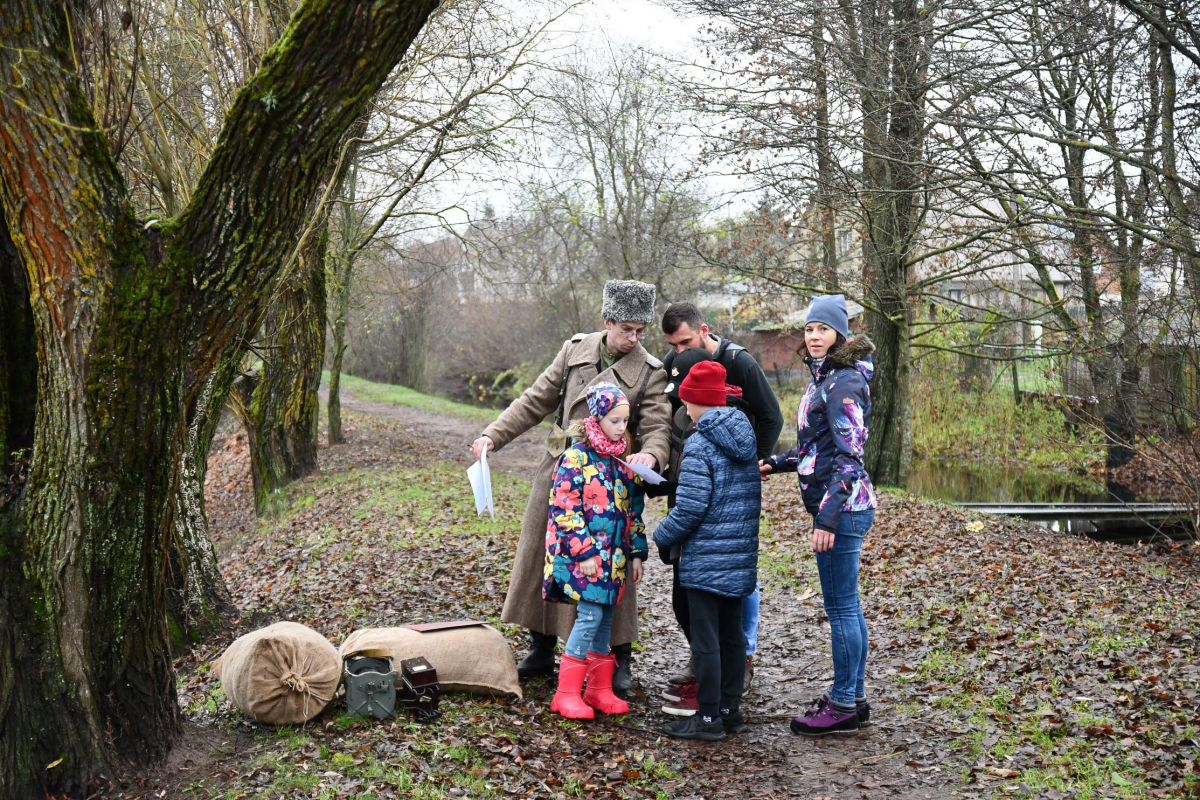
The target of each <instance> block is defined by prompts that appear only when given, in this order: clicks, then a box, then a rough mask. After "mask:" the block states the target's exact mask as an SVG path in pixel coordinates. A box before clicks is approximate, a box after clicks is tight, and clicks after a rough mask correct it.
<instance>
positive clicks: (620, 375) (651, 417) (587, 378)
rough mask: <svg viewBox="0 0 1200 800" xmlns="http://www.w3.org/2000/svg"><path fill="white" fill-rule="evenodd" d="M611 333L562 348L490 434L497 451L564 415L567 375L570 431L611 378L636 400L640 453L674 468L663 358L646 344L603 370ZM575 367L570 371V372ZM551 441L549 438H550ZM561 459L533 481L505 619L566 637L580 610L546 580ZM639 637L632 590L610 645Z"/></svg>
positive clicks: (544, 466) (547, 463)
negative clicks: (593, 389)
mask: <svg viewBox="0 0 1200 800" xmlns="http://www.w3.org/2000/svg"><path fill="white" fill-rule="evenodd" d="M603 339H604V331H600V332H598V333H589V334H577V335H576V336H574V337H572V338H571V339H569V340H568V341H566V342H564V343H563V346H562V349H560V350H559V351H558V355H557V356H556V357H555V359H554V363H552V364H551V365H550V366H549V367H547V368H546V370H545V372H543V373H542V374H541V375H540V376H538V379H537V380H536V381H534V384H533V385H532V386H530V387H529V388H528V389H526V390H525V392H524V393H523V394H522V395H521V396H520V397H518V398H517V399H516V400H514V401H513V403H512V405H510V406H509V407H508V408H507V409H505V410H504V412H503V413H502V414H500V416H499V417H498V418H497V419H496V421H495V422H493V423H492V424H491V425H488V426H487V428H485V429H484V431H483V433H484V435H485V436H488V437H491V440H492V442H493V443H494V444H495V446H496V449H497V450H499V449H501V448H503V447H504V446H505V445H506V444H508V443H509V442H511V441H512V440H513V439H515V438H517V437H518V436H520V435H521V434H522V433H524V432H525V431H527V430H529V429H530V428H532V427H533V426H535V425H537V424H538V423H540V422H541V421H542V420H544V419H546V418H547V417H550V420H551V422H553V419H554V417H555V416H557V414H558V408H559V402H560V395H559V387H560V386H562V384H563V375H564V374H566V375H567V381H566V393H565V395H563V396H562V399H564V400H565V403H566V404H565V413H564V415H563V420H564V422H563V427H564V428H565V427H566V426H567V424H568V423H569V422H570V421H572V420H576V419H582V418H583V417H586V416H587V414H588V408H587V396H586V395H587V388H588V387H589V386H591V385H592V384H595V383H600V382H602V381H608V382H610V383H615V384H616V385H618V386H620V387H621V390H622V391H623V392H625V394H626V396H628V398H629V405H630V419H629V425H630V430H631V431H633V433H634V435H635V437H636V438H635V447H634V450H635V451H636V452H641V453H649V454H650V455H652V456H654V457H655V458H656V459H657V460H658V464H659V465H660V466H659V468H660V469H661V468H662V465H664V464H666V463H667V458H668V456H669V455H670V449H671V403H670V401H669V400H668V399H667V396H666V395H665V394H663V391H664V389H666V386H667V374H666V373H665V372H664V371H663V369H662V362H661V361H659V360H658V359H657V358H655V357H654V356H652V355H650V353H648V352H646V349H645V348H644V347H642V346H641V344H639V345H638V346H637V347H635V348H634V349H633V351H632V352H630V353H628V354H627V355H625V356H622V357H621V359H620V360H619V361H617V362H616V363H615V364H614V365H613V366H612V367H610V368H609V369H607V370H605V371H604V372H598V371H597V365H598V363H599V361H600V348H601V347H602V346H604V345H603V343H602V342H603ZM568 367H569V370H568ZM548 438H549V437H548ZM557 460H558V458H557V455H551V453H550V451H549V450H547V451H546V453H545V455H543V456H542V461H541V463H540V464H539V465H538V468H537V473H536V474H535V475H534V476H533V488H532V489H531V490H530V493H529V505H528V506H527V507H526V509H525V521H524V523H523V524H522V526H521V538H520V541H519V542H518V543H517V555H516V559H515V560H514V562H513V567H512V572H511V573H510V574H509V582H508V596H507V597H506V598H505V600H504V611H503V613H502V615H501V619H503V620H504V621H505V622H508V623H512V624H515V625H520V626H521V627H523V628H528V629H530V630H535V631H539V632H541V633H550V634H554V635H556V636H558V637H559V638H560V639H566V638H567V636H569V635H570V633H571V626H572V625H574V624H575V606H573V605H566V604H563V603H547V602H546V601H544V600H542V578H543V575H544V565H545V563H546V515H547V513H548V511H549V507H550V483H551V481H552V480H553V476H554V465H555V463H556V462H557ZM636 638H637V588H636V587H635V586H633V585H632V584H630V585H629V587H628V588H627V589H626V592H625V598H624V600H622V601H621V605H620V606H618V607H617V611H616V614H615V615H614V617H613V626H612V639H611V643H612V644H614V645H616V644H626V643H628V642H632V641H633V640H634V639H636Z"/></svg>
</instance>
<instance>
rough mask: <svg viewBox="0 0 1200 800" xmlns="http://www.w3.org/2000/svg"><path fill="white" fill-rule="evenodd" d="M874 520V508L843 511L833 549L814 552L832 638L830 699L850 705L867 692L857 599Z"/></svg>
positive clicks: (864, 640)
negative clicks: (861, 557)
mask: <svg viewBox="0 0 1200 800" xmlns="http://www.w3.org/2000/svg"><path fill="white" fill-rule="evenodd" d="M874 521H875V509H873V508H869V509H866V510H865V511H843V512H842V515H841V517H840V518H839V520H838V529H837V532H836V533H835V534H834V537H833V549H832V550H828V551H826V552H824V553H817V573H818V574H819V575H820V576H821V595H822V599H823V600H824V603H825V614H826V615H827V616H828V617H829V631H830V634H831V638H832V640H833V642H832V644H833V689H832V690H830V692H829V699H830V700H832V701H833V702H834V703H835V704H837V705H839V706H843V707H849V708H853V707H854V705H855V702H856V701H857V700H859V699H862V698H865V697H866V696H867V695H866V686H865V678H866V670H867V620H866V617H864V616H863V612H862V604H861V603H859V601H858V559H859V554H860V553H861V551H862V542H863V536H864V535H866V533H867V531H868V530H870V528H871V523H872V522H874Z"/></svg>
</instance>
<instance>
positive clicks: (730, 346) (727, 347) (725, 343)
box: [713, 339, 746, 371]
mask: <svg viewBox="0 0 1200 800" xmlns="http://www.w3.org/2000/svg"><path fill="white" fill-rule="evenodd" d="M745 349H746V348H744V347H742V346H741V345H740V344H734V343H733V342H731V341H729V340H728V339H722V340H721V344H720V346H718V347H717V352H716V353H714V354H713V360H714V361H716V362H717V363H718V364H720V365H721V366H722V367H724V368H725V369H726V371H728V370H729V368H730V367H732V366H733V364H734V362H735V361H737V356H738V353H739V352H743V351H745ZM726 355H728V356H729V363H725V356H726Z"/></svg>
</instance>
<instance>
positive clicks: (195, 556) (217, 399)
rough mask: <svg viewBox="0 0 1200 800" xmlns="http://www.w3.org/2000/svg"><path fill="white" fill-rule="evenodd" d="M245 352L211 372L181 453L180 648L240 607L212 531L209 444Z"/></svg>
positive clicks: (174, 554) (175, 548) (173, 611)
mask: <svg viewBox="0 0 1200 800" xmlns="http://www.w3.org/2000/svg"><path fill="white" fill-rule="evenodd" d="M242 351H243V349H242V348H241V347H238V346H236V345H235V346H232V347H231V348H230V352H229V353H228V354H227V355H226V356H225V357H224V358H222V360H221V361H220V363H219V364H218V366H217V368H216V369H214V370H213V372H212V373H211V374H210V375H209V376H208V378H207V380H206V382H205V386H204V390H203V391H202V392H201V394H200V397H199V398H198V400H197V402H196V405H195V411H194V412H193V413H192V415H191V418H190V419H189V420H188V426H187V434H186V441H185V443H184V446H183V449H182V451H181V453H180V462H179V483H178V486H177V487H176V490H175V499H174V504H173V505H174V509H175V514H174V519H173V525H172V531H173V534H174V540H173V542H172V546H171V548H170V552H169V567H170V572H169V574H168V585H167V603H168V605H167V610H168V614H169V615H170V616H169V624H170V628H171V640H172V642H173V643H174V644H175V646H176V647H180V646H186V645H189V644H191V643H192V642H196V641H199V640H200V638H202V637H203V636H204V634H205V633H207V632H208V631H209V630H211V629H212V628H213V627H214V626H215V625H217V623H218V622H219V621H220V618H221V616H222V615H223V614H226V613H229V612H232V611H234V609H235V607H234V604H233V600H232V598H230V596H229V590H228V588H227V587H226V586H225V576H224V575H222V574H221V568H220V565H219V564H218V562H217V554H216V552H215V550H214V549H213V543H212V538H211V537H210V536H209V528H208V518H207V516H206V515H205V499H204V479H205V477H206V476H207V475H208V450H209V446H210V445H211V444H212V440H213V437H214V436H215V435H216V433H217V427H218V426H219V425H220V422H221V412H222V411H223V409H224V407H225V401H226V398H228V396H229V391H230V388H231V386H232V383H233V380H234V378H235V377H236V376H237V365H238V363H239V362H240V361H241V355H242Z"/></svg>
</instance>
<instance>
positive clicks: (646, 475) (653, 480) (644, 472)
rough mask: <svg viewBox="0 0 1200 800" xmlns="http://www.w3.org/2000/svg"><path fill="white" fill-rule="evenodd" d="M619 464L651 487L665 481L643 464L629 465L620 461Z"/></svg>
mask: <svg viewBox="0 0 1200 800" xmlns="http://www.w3.org/2000/svg"><path fill="white" fill-rule="evenodd" d="M617 461H621V459H619V458H618V459H617ZM621 463H622V464H624V465H625V466H627V467H629V468H630V469H631V470H633V472H634V474H635V475H637V476H638V477H639V478H641V479H642V480H644V481H645V482H646V483H648V484H650V485H651V486H658V485H659V484H660V483H662V482H664V481H665V480H666V478H664V477H663V476H662V475H659V474H658V473H657V472H655V471H654V470H652V469H650V468H649V467H647V466H646V465H645V464H630V463H629V462H628V461H621Z"/></svg>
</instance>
